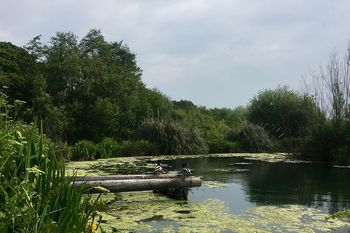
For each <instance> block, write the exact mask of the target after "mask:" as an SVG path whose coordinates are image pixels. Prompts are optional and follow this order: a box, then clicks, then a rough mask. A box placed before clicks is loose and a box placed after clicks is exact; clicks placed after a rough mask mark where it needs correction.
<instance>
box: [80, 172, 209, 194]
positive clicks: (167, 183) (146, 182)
mask: <svg viewBox="0 0 350 233" xmlns="http://www.w3.org/2000/svg"><path fill="white" fill-rule="evenodd" d="M81 184H86V185H88V186H91V187H96V186H101V187H104V188H106V189H108V190H109V191H110V192H129V191H144V190H167V189H170V188H171V189H181V188H188V187H198V186H201V184H202V181H201V179H200V178H199V177H194V176H189V177H184V176H181V177H174V178H151V179H119V180H90V181H86V180H84V181H75V182H74V185H81ZM89 192H90V193H97V192H100V191H99V190H98V189H94V188H92V189H91V190H90V191H89Z"/></svg>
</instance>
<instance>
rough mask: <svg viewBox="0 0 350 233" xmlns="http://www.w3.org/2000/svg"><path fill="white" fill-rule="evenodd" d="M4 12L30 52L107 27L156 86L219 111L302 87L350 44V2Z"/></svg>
mask: <svg viewBox="0 0 350 233" xmlns="http://www.w3.org/2000/svg"><path fill="white" fill-rule="evenodd" d="M1 7H2V14H1V15H0V40H9V41H13V42H14V43H16V44H20V45H23V44H24V43H25V42H27V41H28V40H29V39H30V38H32V37H33V36H35V35H38V34H42V35H43V38H44V39H46V40H47V39H48V38H49V37H50V36H53V35H54V34H55V32H57V31H72V32H74V33H76V34H77V35H79V36H80V37H81V36H83V35H84V34H85V33H86V32H87V31H88V30H89V29H90V28H94V27H95V28H99V29H101V30H102V32H103V34H104V35H105V36H106V39H107V40H110V41H119V40H124V42H125V43H127V44H128V45H129V47H130V49H131V51H133V52H135V53H136V54H137V55H138V57H137V59H138V62H139V65H140V66H141V68H142V69H143V70H144V81H145V83H146V84H147V85H148V86H149V87H157V88H159V89H160V90H161V91H163V92H164V93H165V94H167V95H169V96H170V97H172V98H174V99H186V98H187V99H191V100H193V101H194V102H195V103H196V104H200V105H207V106H210V107H214V106H220V107H223V106H227V107H234V106H236V105H239V104H246V103H247V102H248V100H249V99H250V98H251V97H252V96H253V95H254V94H256V93H257V91H258V90H259V89H263V88H274V87H276V86H278V85H282V84H286V85H289V86H291V87H293V88H296V87H297V86H298V84H299V80H300V77H301V75H302V74H305V73H306V72H307V71H308V70H309V69H310V68H313V67H316V66H317V65H318V64H320V63H322V62H325V61H326V60H327V59H328V54H329V53H330V51H331V50H332V49H333V48H337V49H338V50H339V51H343V50H344V49H345V46H346V45H347V41H348V40H349V36H350V29H349V28H348V27H347V24H348V22H350V15H349V14H348V12H350V2H349V1H348V0H339V1H328V0H309V1H304V0H284V1H278V0H266V1H261V0H251V1H244V0H218V1H212V0H173V1H164V0H148V1H136V0H134V1H132V0H129V1H126V0H104V1H93V0H75V1H72V0H52V1H44V0H32V1H26V0H12V1H6V2H5V3H2V6H1Z"/></svg>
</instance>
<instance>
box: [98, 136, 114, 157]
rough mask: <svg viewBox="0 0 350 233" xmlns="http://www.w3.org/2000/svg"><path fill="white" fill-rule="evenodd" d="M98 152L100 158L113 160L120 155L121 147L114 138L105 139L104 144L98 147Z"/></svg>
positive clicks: (101, 143)
mask: <svg viewBox="0 0 350 233" xmlns="http://www.w3.org/2000/svg"><path fill="white" fill-rule="evenodd" d="M97 150H98V151H97V154H98V157H99V158H102V159H104V158H112V157H116V156H117V155H118V153H119V150H120V145H119V143H118V142H117V141H115V140H114V139H113V138H104V139H103V140H102V142H100V143H99V144H98V145H97Z"/></svg>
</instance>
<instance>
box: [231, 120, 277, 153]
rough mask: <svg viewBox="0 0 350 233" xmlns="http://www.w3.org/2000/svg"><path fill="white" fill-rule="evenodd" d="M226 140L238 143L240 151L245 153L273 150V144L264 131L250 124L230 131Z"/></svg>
mask: <svg viewBox="0 0 350 233" xmlns="http://www.w3.org/2000/svg"><path fill="white" fill-rule="evenodd" d="M228 140H229V141H232V142H239V149H240V151H245V152H266V151H272V150H273V149H274V144H273V142H272V141H271V139H270V137H269V135H268V133H267V132H266V131H265V129H264V128H263V127H261V126H259V125H254V124H251V123H248V124H246V125H245V126H244V127H242V128H240V129H238V130H233V131H231V132H230V133H229V135H228Z"/></svg>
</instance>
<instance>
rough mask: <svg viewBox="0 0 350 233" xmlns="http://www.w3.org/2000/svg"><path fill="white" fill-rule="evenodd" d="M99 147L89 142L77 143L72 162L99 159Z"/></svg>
mask: <svg viewBox="0 0 350 233" xmlns="http://www.w3.org/2000/svg"><path fill="white" fill-rule="evenodd" d="M97 150H98V149H97V146H96V144H95V143H93V142H91V141H88V140H81V141H79V142H77V143H75V145H74V147H73V150H72V160H94V159H97Z"/></svg>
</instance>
